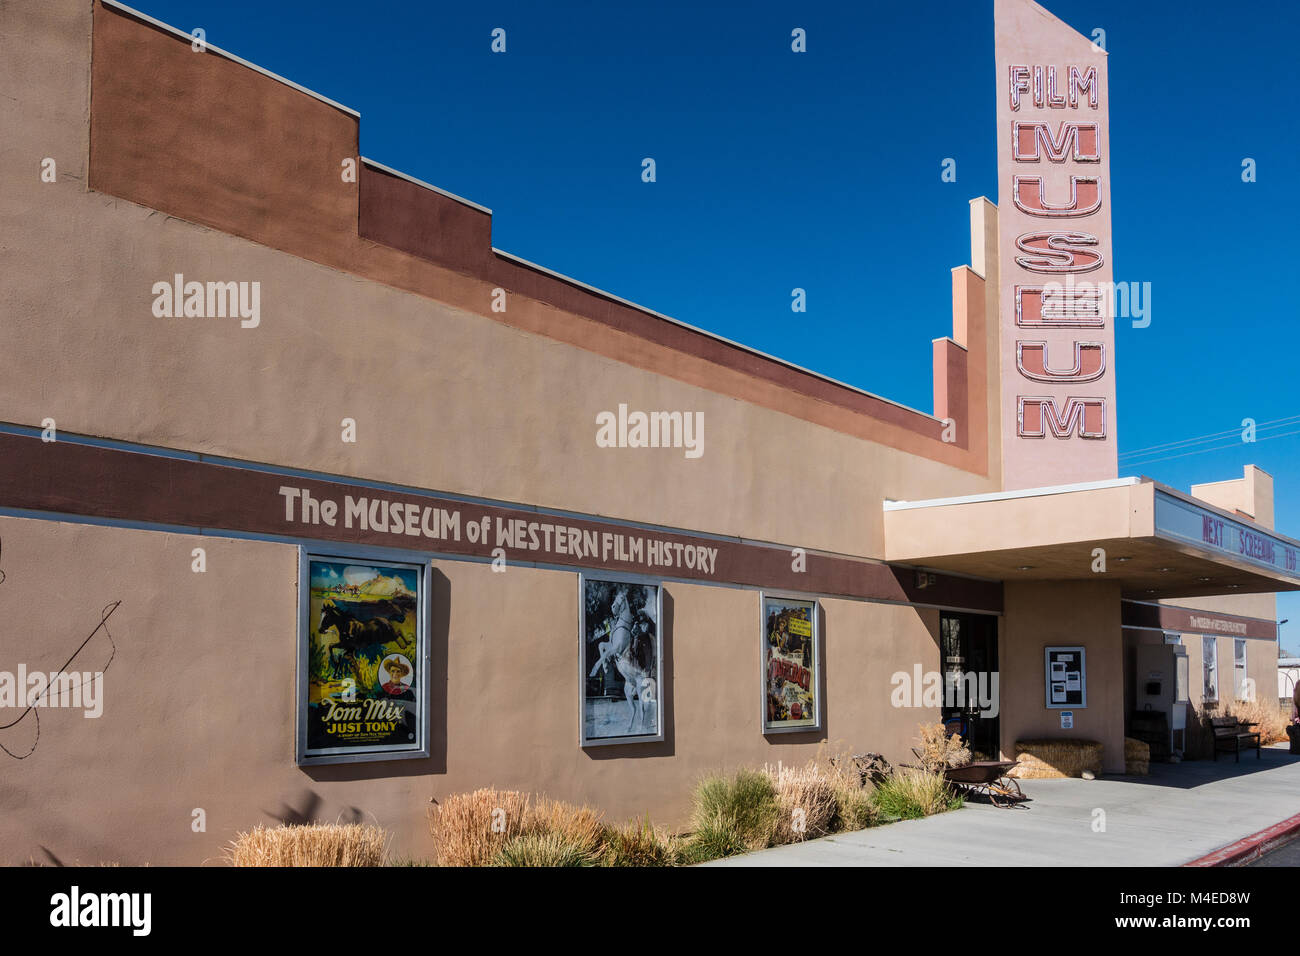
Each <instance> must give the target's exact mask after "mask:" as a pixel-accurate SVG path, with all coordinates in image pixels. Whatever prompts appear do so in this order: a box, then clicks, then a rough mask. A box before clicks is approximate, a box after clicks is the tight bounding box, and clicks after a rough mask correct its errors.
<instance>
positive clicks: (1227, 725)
mask: <svg viewBox="0 0 1300 956" xmlns="http://www.w3.org/2000/svg"><path fill="white" fill-rule="evenodd" d="M1210 726H1211V727H1212V728H1214V759H1215V760H1218V759H1219V751H1220V750H1222V751H1225V752H1226V751H1231V752H1232V753H1234V754H1236V755H1237V763H1241V748H1242V747H1243V746H1244V747H1254V748H1255V759H1256V760H1258V759H1259V733H1258V732H1257V731H1254V730H1251V729H1250V728H1251V727H1254V726H1255V725H1254V724H1251V723H1246V722H1244V721H1240V720H1238V719H1237V718H1236V717H1211V718H1210Z"/></svg>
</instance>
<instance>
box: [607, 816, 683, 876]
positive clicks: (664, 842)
mask: <svg viewBox="0 0 1300 956" xmlns="http://www.w3.org/2000/svg"><path fill="white" fill-rule="evenodd" d="M604 845H605V857H604V860H603V861H602V862H603V863H604V864H605V865H606V866H672V865H673V864H674V863H676V862H677V854H678V851H677V846H676V841H675V840H673V838H672V837H671V836H669V835H668V834H667V833H665V832H663V831H662V830H659V829H657V828H656V827H654V826H653V825H652V824H651V823H650V818H649V817H648V816H647V817H646V818H645V820H644V821H641V822H638V821H636V820H632V821H630V822H628V823H626V824H624V825H623V826H621V827H608V828H607V829H606V830H605V838H604Z"/></svg>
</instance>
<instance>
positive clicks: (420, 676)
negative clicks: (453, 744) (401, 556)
mask: <svg viewBox="0 0 1300 956" xmlns="http://www.w3.org/2000/svg"><path fill="white" fill-rule="evenodd" d="M299 560H300V565H299V585H298V597H299V605H300V619H299V640H298V762H299V763H301V764H307V763H344V762H349V761H360V760H395V759H400V758H404V757H426V756H428V754H429V744H428V739H427V732H428V731H427V727H428V711H427V701H428V696H429V695H428V683H429V680H428V677H429V675H428V668H427V665H428V660H429V655H428V635H427V623H426V622H427V621H428V619H429V608H428V594H429V583H428V566H427V565H424V564H410V563H404V562H397V561H389V560H386V559H371V558H367V557H362V556H359V555H358V554H355V553H354V554H351V555H349V556H341V555H331V554H314V553H308V552H307V551H306V550H305V549H304V550H303V551H302V553H301V556H300V559H299Z"/></svg>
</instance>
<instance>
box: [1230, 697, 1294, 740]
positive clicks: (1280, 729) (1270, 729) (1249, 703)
mask: <svg viewBox="0 0 1300 956" xmlns="http://www.w3.org/2000/svg"><path fill="white" fill-rule="evenodd" d="M1219 716H1222V717H1236V718H1237V719H1238V720H1242V721H1246V722H1248V723H1253V724H1254V725H1255V726H1254V727H1252V728H1251V729H1252V730H1255V731H1258V732H1259V743H1260V746H1265V747H1266V746H1268V745H1269V744H1275V743H1277V742H1278V741H1280V740H1287V739H1288V737H1287V735H1286V725H1287V724H1288V723H1290V722H1291V715H1290V713H1289V712H1288V713H1286V714H1283V713H1282V707H1281V705H1280V704H1279V702H1278V701H1277V700H1275V699H1273V698H1271V697H1270V698H1265V699H1263V700H1234V701H1231V702H1228V701H1225V702H1224V703H1222V704H1220V705H1219Z"/></svg>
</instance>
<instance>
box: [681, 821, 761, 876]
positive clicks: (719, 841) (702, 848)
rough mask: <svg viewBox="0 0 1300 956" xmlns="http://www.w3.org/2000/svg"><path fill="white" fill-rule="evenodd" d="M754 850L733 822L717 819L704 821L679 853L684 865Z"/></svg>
mask: <svg viewBox="0 0 1300 956" xmlns="http://www.w3.org/2000/svg"><path fill="white" fill-rule="evenodd" d="M751 849H754V847H752V846H750V845H749V844H748V843H746V842H745V838H744V836H743V835H742V834H741V832H740V828H739V827H738V826H737V825H736V824H735V822H734V821H732V820H726V819H722V818H720V817H715V818H713V819H711V820H704V821H703V822H701V823H700V824H699V825H698V826H697V827H696V830H695V832H694V833H692V834H691V838H690V840H688V841H687V842H686V843H685V844H684V845H683V846H682V848H681V850H680V851H679V853H678V859H680V860H681V862H682V863H687V864H691V863H705V862H707V861H709V860H717V859H720V858H722V857H724V856H735V855H736V854H737V853H744V852H745V851H747V850H751Z"/></svg>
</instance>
